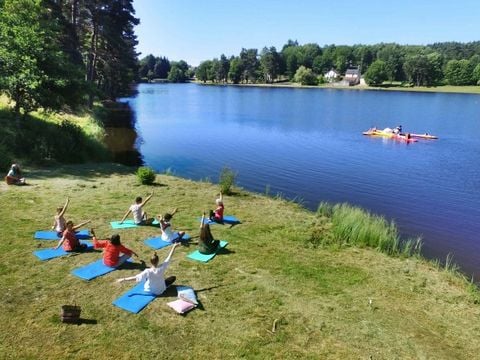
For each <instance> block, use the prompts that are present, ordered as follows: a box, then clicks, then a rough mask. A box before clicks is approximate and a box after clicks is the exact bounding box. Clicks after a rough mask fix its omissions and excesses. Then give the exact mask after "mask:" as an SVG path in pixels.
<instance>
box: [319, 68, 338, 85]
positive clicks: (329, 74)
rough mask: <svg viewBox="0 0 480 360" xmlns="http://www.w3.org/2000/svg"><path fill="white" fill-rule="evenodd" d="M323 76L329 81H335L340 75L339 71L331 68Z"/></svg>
mask: <svg viewBox="0 0 480 360" xmlns="http://www.w3.org/2000/svg"><path fill="white" fill-rule="evenodd" d="M323 77H324V78H325V80H326V81H328V82H334V81H335V80H337V78H338V77H339V73H337V72H336V71H335V70H333V69H330V71H329V72H327V73H325V75H323Z"/></svg>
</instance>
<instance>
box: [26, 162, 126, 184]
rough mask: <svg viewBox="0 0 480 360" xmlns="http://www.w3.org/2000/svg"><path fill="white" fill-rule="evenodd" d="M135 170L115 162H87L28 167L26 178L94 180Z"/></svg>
mask: <svg viewBox="0 0 480 360" xmlns="http://www.w3.org/2000/svg"><path fill="white" fill-rule="evenodd" d="M134 172H135V168H134V167H129V166H125V165H120V164H115V163H87V164H78V165H59V166H56V167H46V168H42V169H40V168H34V169H29V170H28V173H27V176H28V179H33V180H45V179H49V178H52V177H59V176H64V177H66V178H75V179H79V180H84V181H94V180H95V179H96V178H102V177H106V176H111V175H128V174H133V173H134Z"/></svg>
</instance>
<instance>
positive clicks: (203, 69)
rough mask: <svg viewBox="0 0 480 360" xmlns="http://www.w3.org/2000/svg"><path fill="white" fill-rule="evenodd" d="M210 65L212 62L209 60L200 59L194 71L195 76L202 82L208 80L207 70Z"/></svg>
mask: <svg viewBox="0 0 480 360" xmlns="http://www.w3.org/2000/svg"><path fill="white" fill-rule="evenodd" d="M211 66H212V62H211V61H210V60H206V61H202V62H201V63H200V65H198V67H197V71H196V72H195V76H196V77H197V79H198V80H200V81H203V82H204V83H205V82H207V80H208V72H209V71H210V68H211Z"/></svg>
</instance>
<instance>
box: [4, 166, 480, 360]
mask: <svg viewBox="0 0 480 360" xmlns="http://www.w3.org/2000/svg"><path fill="white" fill-rule="evenodd" d="M27 177H28V178H27V179H28V181H29V182H30V183H31V185H29V186H25V187H7V186H6V185H4V184H1V185H0V201H1V203H2V205H3V206H2V207H1V208H0V216H1V218H2V219H3V220H2V236H1V241H0V293H1V296H0V308H1V309H2V311H1V312H0V323H1V324H2V326H1V327H0V339H1V341H0V354H1V357H2V358H6V359H25V358H26V359H29V358H31V359H37V358H42V359H58V358H67V359H68V358H71V359H91V358H98V359H111V358H120V359H127V358H144V359H150V358H165V359H198V358H208V359H225V358H247V359H294V358H298V359H319V358H338V359H352V358H354V359H368V358H370V357H371V358H373V359H391V358H402V359H404V358H408V359H412V358H432V359H472V358H475V357H477V356H478V353H479V350H480V345H479V343H478V341H477V340H478V337H479V336H480V325H478V316H479V315H480V309H479V305H478V298H479V297H478V290H477V289H476V287H475V286H473V285H472V284H471V283H470V282H468V281H465V280H464V279H462V278H461V277H459V276H458V275H455V274H453V273H452V272H450V271H445V270H444V269H443V268H442V269H439V268H437V267H436V266H435V265H434V264H431V263H429V262H426V261H424V260H422V259H421V258H419V257H404V256H396V257H390V256H387V255H386V254H384V253H381V252H379V251H376V250H374V249H371V248H370V246H373V247H374V248H377V247H378V246H376V245H375V244H376V243H375V242H373V243H370V242H369V241H368V242H367V243H368V244H365V245H363V244H358V245H355V244H354V243H352V242H351V241H350V240H349V239H344V241H343V242H342V244H340V245H338V246H323V243H321V242H315V241H312V234H313V233H315V234H316V235H317V237H316V238H315V239H316V240H318V241H320V240H321V239H323V238H329V239H335V238H336V237H337V236H339V235H335V234H334V226H336V225H334V223H335V221H334V218H333V216H334V213H335V211H334V210H333V207H332V209H331V212H329V211H326V212H325V213H321V214H319V213H311V212H309V211H307V210H305V209H303V208H301V207H300V206H299V205H297V204H295V203H292V202H287V201H284V200H281V199H273V198H271V197H267V196H261V195H257V194H251V193H247V192H244V191H242V190H241V189H235V193H234V194H235V195H232V196H225V199H224V200H225V201H224V202H225V207H226V213H227V214H234V215H236V216H237V217H238V218H240V219H241V220H242V224H240V225H237V226H234V227H232V228H230V227H228V226H220V225H215V226H212V232H213V234H214V236H215V237H217V238H219V239H225V240H228V241H229V245H228V247H227V249H228V251H226V252H225V253H224V254H220V255H218V256H217V257H216V258H214V259H213V260H212V261H211V262H210V263H207V264H202V263H196V262H192V261H190V260H188V259H187V258H186V255H187V254H188V253H189V252H191V251H193V250H194V249H195V244H192V245H191V246H190V247H180V248H179V249H178V250H177V252H176V253H175V255H174V258H173V262H172V264H171V266H170V268H169V269H168V270H167V275H171V274H174V275H176V276H177V279H178V280H177V283H178V284H184V285H190V286H193V287H194V288H195V289H196V290H197V295H198V299H199V301H200V302H201V305H202V306H201V307H200V308H198V309H195V310H193V311H192V312H190V313H188V314H187V315H186V316H180V315H177V314H176V313H174V312H173V311H172V310H171V309H170V308H169V307H168V306H167V305H166V303H167V302H169V301H172V300H174V299H175V296H174V295H171V296H167V297H161V298H158V299H156V300H155V301H154V302H152V303H151V304H150V305H149V306H148V307H147V308H146V309H144V310H143V311H142V312H141V313H140V314H138V315H133V314H130V313H127V312H125V311H123V310H120V309H117V308H116V307H114V306H113V305H111V302H112V301H113V300H114V299H115V298H117V297H118V296H120V295H121V294H122V293H123V292H125V291H126V290H127V289H129V288H130V287H131V286H133V284H132V283H122V284H117V283H116V282H115V279H117V278H119V277H125V276H131V275H133V274H135V273H137V272H138V271H139V270H135V269H123V270H118V271H115V272H113V273H110V274H107V275H105V276H103V277H100V278H97V279H95V280H93V281H91V282H84V281H82V280H79V279H77V278H75V277H73V276H72V275H70V271H71V270H72V269H74V268H76V267H79V266H81V265H84V264H87V263H90V262H92V261H94V260H96V259H98V258H100V256H101V255H100V254H99V253H88V254H82V255H78V256H71V257H65V258H59V259H53V260H50V261H48V262H40V261H38V260H37V259H36V258H35V257H34V256H33V255H32V251H34V250H35V249H37V248H45V247H47V246H53V244H52V243H49V242H41V241H37V240H34V239H33V238H32V234H33V232H34V231H35V230H38V229H46V228H48V227H49V226H50V225H51V222H52V218H53V214H54V210H55V208H56V207H57V206H59V205H61V204H63V202H64V200H65V197H66V196H70V197H71V204H70V207H69V209H68V211H67V215H66V218H67V219H72V220H73V221H74V222H79V221H82V220H85V219H88V218H92V219H93V226H94V227H95V229H96V232H97V234H98V235H99V236H101V237H103V236H108V235H110V234H111V233H112V230H111V229H110V228H109V225H108V222H109V221H111V220H114V219H119V218H120V217H121V216H122V215H123V213H124V212H125V211H126V209H127V208H128V206H129V205H130V204H131V203H132V202H133V200H134V198H135V197H136V196H139V195H140V196H145V195H146V194H148V193H150V192H151V191H152V189H153V190H154V191H155V195H154V196H153V198H152V199H151V201H150V202H149V203H148V204H147V206H146V211H147V212H148V213H149V214H152V215H153V214H158V213H163V212H165V211H167V210H169V209H171V208H173V207H178V208H179V212H178V213H177V214H176V215H175V217H174V221H173V226H174V228H177V229H181V230H186V231H187V232H188V233H190V234H191V235H194V236H196V235H198V220H197V218H198V216H199V215H200V214H201V212H202V211H203V210H208V209H209V208H211V207H213V206H214V200H215V196H216V194H217V193H218V185H215V184H210V183H206V182H202V183H199V182H192V181H188V180H184V179H179V178H176V177H174V176H167V175H157V180H156V184H155V185H154V186H153V187H152V186H145V185H139V184H138V183H137V180H136V177H135V175H134V169H130V168H126V167H122V166H118V165H113V164H99V165H88V164H87V165H78V166H64V167H60V168H48V169H33V170H30V171H29V172H28V173H27ZM342 211H345V213H343V214H344V215H345V216H346V211H347V210H346V209H343V210H342ZM350 211H351V212H353V214H354V215H352V216H353V218H355V219H356V218H357V216H359V215H358V214H357V210H355V209H350ZM359 219H364V220H365V218H362V217H359ZM352 221H353V220H352ZM371 221H373V220H371ZM372 226H373V225H372ZM387 227H388V226H387ZM391 231H393V230H391ZM120 234H121V237H122V242H123V243H124V244H125V245H127V246H128V247H131V248H132V249H134V250H135V251H137V252H138V253H139V254H140V257H141V258H142V259H144V260H147V259H148V258H149V256H150V255H151V253H152V251H151V250H150V249H148V248H147V247H146V246H144V245H143V240H144V239H145V238H146V237H148V236H151V235H154V234H158V229H155V228H150V227H145V228H143V227H142V228H136V229H129V230H120ZM343 236H353V235H352V233H351V232H347V233H346V234H345V235H343ZM195 241H196V239H195V238H194V239H193V242H195ZM345 244H347V246H345ZM372 244H373V245H372ZM167 251H168V249H164V250H160V251H159V256H161V257H163V256H165V255H166V253H167ZM73 303H76V304H78V305H80V306H81V307H82V318H84V319H87V320H89V321H88V322H87V323H83V324H81V325H66V324H62V323H60V321H59V313H60V307H61V305H63V304H73ZM274 325H275V326H274ZM273 330H274V331H273Z"/></svg>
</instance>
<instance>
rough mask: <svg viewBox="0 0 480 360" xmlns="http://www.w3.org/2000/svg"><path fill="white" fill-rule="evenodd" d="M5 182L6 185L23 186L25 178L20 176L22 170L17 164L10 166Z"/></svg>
mask: <svg viewBox="0 0 480 360" xmlns="http://www.w3.org/2000/svg"><path fill="white" fill-rule="evenodd" d="M5 182H6V183H7V185H25V184H26V181H25V178H24V177H23V176H22V170H20V166H18V164H12V166H11V167H10V170H9V171H8V173H7V176H5Z"/></svg>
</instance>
